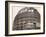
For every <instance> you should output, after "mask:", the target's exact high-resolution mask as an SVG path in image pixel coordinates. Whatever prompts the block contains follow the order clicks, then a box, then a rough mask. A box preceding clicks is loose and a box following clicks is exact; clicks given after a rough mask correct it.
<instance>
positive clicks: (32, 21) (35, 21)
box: [5, 1, 45, 35]
mask: <svg viewBox="0 0 46 37" xmlns="http://www.w3.org/2000/svg"><path fill="white" fill-rule="evenodd" d="M44 9H45V8H44V3H37V2H17V1H14V2H8V1H6V3H5V10H6V12H5V13H6V15H5V16H6V28H5V29H6V35H19V34H20V35H21V34H24V35H25V34H44V32H45V28H44V27H45V24H44V21H45V20H44V18H45V17H44V13H45V11H44ZM7 30H8V31H7Z"/></svg>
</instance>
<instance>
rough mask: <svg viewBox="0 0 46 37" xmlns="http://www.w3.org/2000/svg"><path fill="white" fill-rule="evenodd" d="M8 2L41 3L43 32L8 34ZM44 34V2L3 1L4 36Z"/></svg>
mask: <svg viewBox="0 0 46 37" xmlns="http://www.w3.org/2000/svg"><path fill="white" fill-rule="evenodd" d="M8 2H13V3H15V2H16V3H26V4H42V5H43V24H44V25H43V32H42V33H26V34H10V35H9V34H8V33H9V32H8ZM35 34H45V3H41V2H24V1H5V36H18V35H35Z"/></svg>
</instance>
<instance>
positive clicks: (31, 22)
mask: <svg viewBox="0 0 46 37" xmlns="http://www.w3.org/2000/svg"><path fill="white" fill-rule="evenodd" d="M28 29H40V14H39V12H38V11H37V9H35V8H33V7H25V8H22V9H21V10H20V11H19V12H18V14H17V15H16V17H15V19H14V23H13V30H28Z"/></svg>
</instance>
